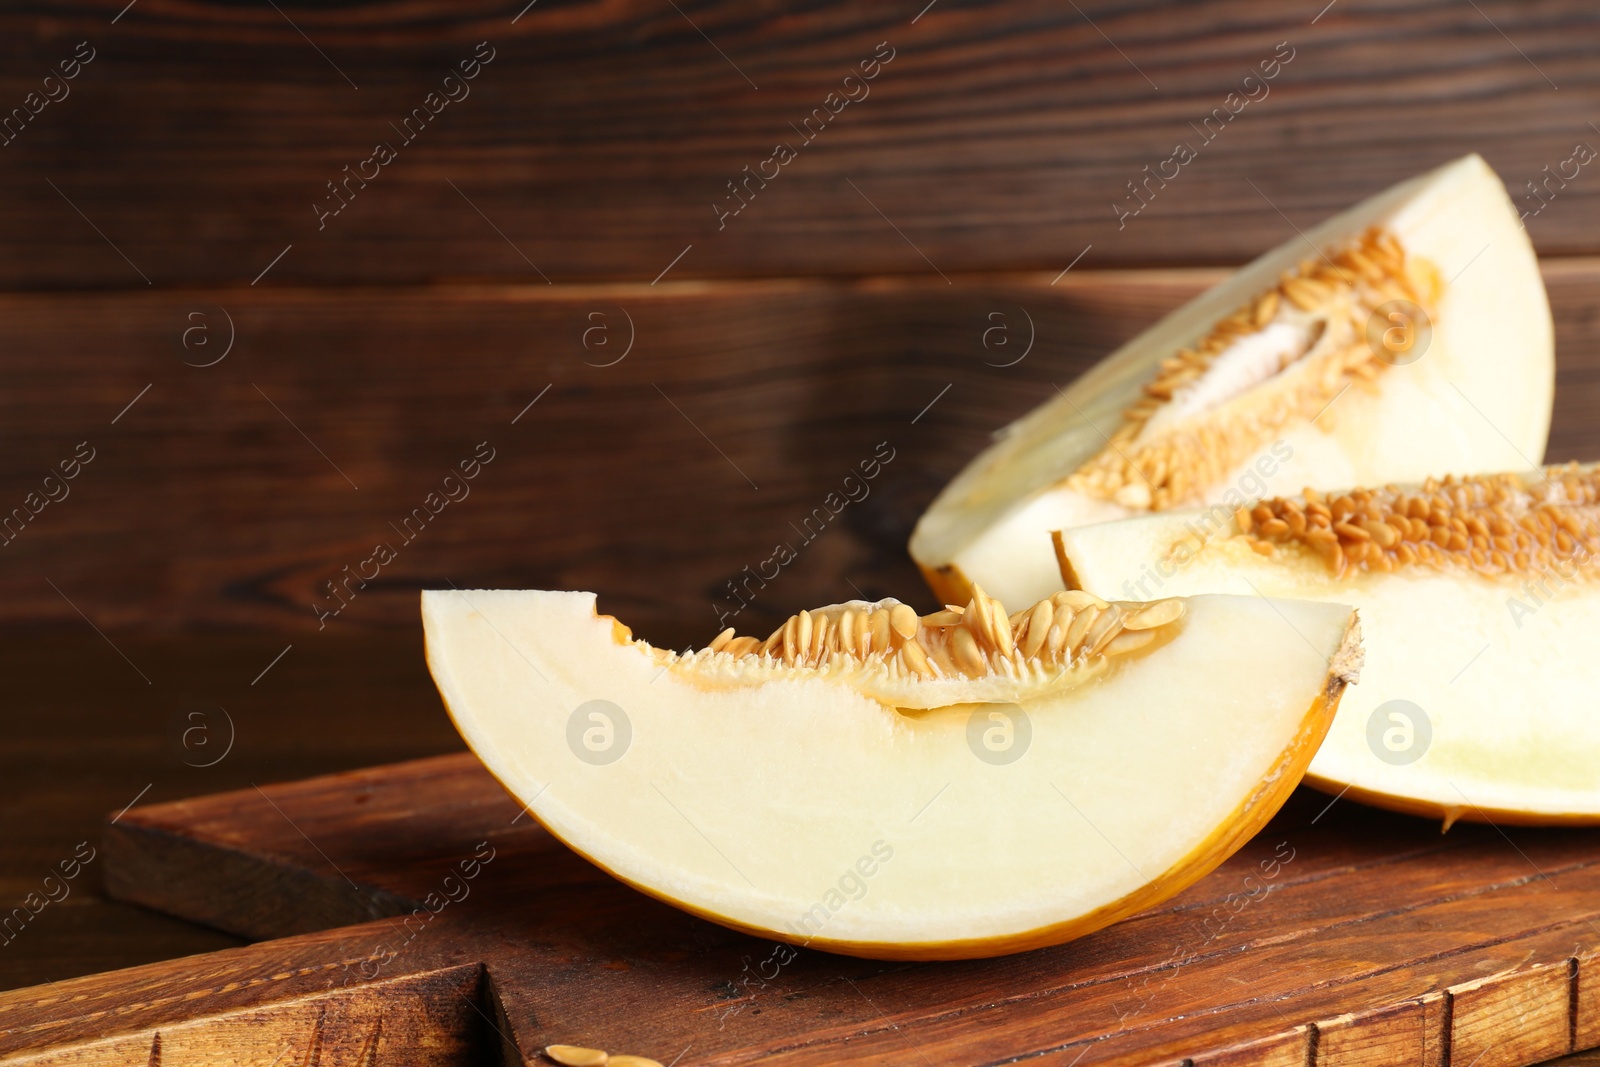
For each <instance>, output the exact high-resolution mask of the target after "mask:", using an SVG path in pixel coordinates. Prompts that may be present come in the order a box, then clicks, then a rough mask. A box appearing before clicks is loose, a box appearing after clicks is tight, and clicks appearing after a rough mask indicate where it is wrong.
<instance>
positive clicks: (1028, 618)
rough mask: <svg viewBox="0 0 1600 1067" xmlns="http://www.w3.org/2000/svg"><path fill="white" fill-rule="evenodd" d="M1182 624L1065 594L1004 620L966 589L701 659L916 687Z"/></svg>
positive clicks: (747, 641) (725, 643)
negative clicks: (830, 671) (867, 673)
mask: <svg viewBox="0 0 1600 1067" xmlns="http://www.w3.org/2000/svg"><path fill="white" fill-rule="evenodd" d="M1182 615H1183V602H1182V601H1181V600H1158V601H1155V602H1153V603H1126V604H1124V603H1111V602H1107V601H1104V600H1101V599H1099V598H1098V597H1094V596H1091V595H1090V594H1088V593H1085V592H1082V591H1079V590H1073V591H1069V592H1061V593H1056V594H1055V595H1054V596H1052V597H1049V598H1048V599H1045V600H1041V601H1039V602H1038V603H1037V604H1035V605H1033V607H1031V608H1028V609H1026V610H1024V611H1019V612H1017V613H1016V614H1014V615H1007V614H1006V611H1005V608H1004V607H1003V606H1002V605H1001V603H1000V602H999V601H998V600H995V599H994V598H993V597H990V596H987V595H985V594H984V592H983V590H982V589H974V590H973V595H972V599H971V600H970V601H969V602H968V603H967V605H966V606H965V607H958V606H956V605H953V604H951V605H946V606H945V608H944V610H943V611H937V612H934V613H933V614H931V615H924V616H922V617H921V618H918V616H917V613H916V612H915V611H914V610H912V608H911V606H910V605H908V604H898V603H890V602H883V603H879V604H865V603H862V602H860V601H857V602H854V603H850V604H838V605H832V606H830V607H825V608H818V609H816V610H815V611H802V612H800V614H798V615H795V616H793V617H791V618H790V619H789V620H788V621H787V622H785V623H784V624H783V625H782V626H780V627H778V629H776V630H774V631H773V632H772V635H771V636H770V637H768V638H767V639H766V640H765V641H762V640H760V639H758V638H755V637H737V636H735V635H734V632H733V630H732V629H731V628H730V629H727V630H724V631H722V633H720V634H718V635H717V637H716V639H715V640H713V641H712V642H711V645H710V646H709V648H708V650H707V651H708V652H710V653H712V654H725V655H728V656H732V657H735V658H754V659H757V660H760V661H765V662H770V663H772V664H774V665H775V664H777V663H783V664H784V665H786V666H790V667H816V668H826V667H831V666H838V665H844V664H849V663H860V664H882V665H883V666H884V667H885V668H886V669H887V670H888V672H889V673H890V675H891V676H895V675H898V676H901V677H912V676H915V677H919V678H924V679H933V678H950V677H967V678H979V677H984V676H988V675H995V674H1004V675H1009V676H1016V674H1017V673H1018V672H1019V671H1025V670H1027V669H1029V668H1032V667H1037V666H1042V667H1057V666H1065V665H1070V664H1073V663H1078V662H1082V661H1084V660H1086V659H1089V658H1091V657H1095V656H1118V655H1124V654H1126V653H1129V652H1133V651H1135V650H1137V649H1140V648H1143V647H1144V646H1145V645H1147V644H1149V643H1150V642H1152V641H1154V640H1155V639H1156V638H1157V637H1158V636H1160V635H1161V634H1162V633H1163V631H1164V630H1165V628H1167V627H1169V626H1171V625H1172V624H1173V623H1175V622H1177V620H1178V619H1179V618H1181V617H1182Z"/></svg>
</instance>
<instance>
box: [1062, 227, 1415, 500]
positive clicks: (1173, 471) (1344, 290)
mask: <svg viewBox="0 0 1600 1067" xmlns="http://www.w3.org/2000/svg"><path fill="white" fill-rule="evenodd" d="M1440 288H1441V283H1440V282H1439V279H1438V275H1437V271H1436V270H1435V269H1434V268H1433V267H1432V265H1431V264H1428V263H1427V262H1426V261H1423V260H1420V259H1412V260H1409V261H1408V259H1407V256H1406V252H1405V249H1404V248H1403V247H1402V246H1401V244H1400V242H1399V240H1398V239H1397V238H1396V237H1395V236H1394V235H1393V234H1391V233H1388V232H1387V231H1384V230H1381V229H1377V228H1374V229H1371V230H1368V231H1367V232H1366V233H1365V234H1364V235H1363V236H1362V237H1361V238H1360V239H1358V240H1357V241H1355V242H1353V243H1352V244H1351V245H1350V246H1348V247H1346V248H1344V249H1343V250H1340V251H1336V252H1330V253H1329V254H1328V255H1327V257H1326V258H1324V257H1321V256H1318V257H1315V258H1312V259H1307V260H1305V261H1304V262H1302V263H1301V264H1300V265H1299V266H1298V268H1296V269H1295V270H1293V271H1290V272H1287V273H1285V274H1284V275H1283V277H1282V278H1281V279H1280V281H1279V282H1278V285H1277V286H1276V287H1274V288H1272V289H1269V290H1268V291H1267V292H1265V293H1263V294H1261V296H1259V297H1257V298H1256V299H1255V300H1254V301H1252V302H1251V303H1250V304H1247V305H1246V306H1244V307H1242V308H1240V309H1239V310H1237V311H1236V312H1234V313H1233V314H1232V315H1230V316H1228V317H1227V318H1225V319H1223V320H1221V321H1220V322H1218V323H1217V324H1216V325H1215V326H1214V327H1213V328H1212V330H1211V332H1210V333H1209V334H1207V335H1206V336H1205V337H1204V338H1203V339H1202V340H1200V341H1199V342H1197V343H1196V344H1195V345H1193V346H1192V347H1190V348H1184V349H1181V350H1180V351H1179V352H1178V353H1177V354H1176V355H1174V356H1172V357H1170V358H1168V359H1165V360H1163V361H1162V362H1161V364H1160V367H1159V368H1158V370H1157V373H1156V377H1155V379H1154V380H1153V381H1151V382H1149V383H1147V384H1146V385H1145V386H1144V396H1142V397H1140V399H1139V400H1138V401H1137V402H1135V403H1134V404H1133V405H1132V406H1130V407H1129V408H1128V409H1127V410H1126V411H1124V412H1123V416H1122V418H1123V421H1122V425H1121V426H1120V427H1119V428H1118V429H1117V430H1116V432H1115V433H1113V434H1112V436H1111V438H1110V440H1109V442H1108V444H1107V447H1106V448H1105V449H1103V450H1102V451H1101V452H1100V453H1098V454H1097V455H1096V456H1094V457H1093V458H1092V459H1090V460H1089V462H1087V463H1085V464H1084V465H1083V466H1082V467H1081V468H1080V469H1079V470H1077V471H1075V472H1074V473H1073V474H1072V475H1071V476H1069V477H1068V478H1067V479H1066V482H1065V484H1066V485H1067V487H1068V488H1070V489H1073V490H1076V491H1078V492H1080V493H1084V494H1085V495H1088V496H1093V497H1096V498H1099V499H1103V500H1113V501H1115V502H1116V503H1118V504H1120V505H1122V506H1123V507H1126V508H1131V509H1134V510H1156V511H1159V510H1162V509H1165V508H1169V507H1174V506H1176V505H1179V504H1183V503H1185V502H1190V501H1196V500H1198V499H1199V497H1200V495H1201V494H1202V493H1203V491H1204V490H1205V489H1206V488H1207V487H1208V486H1211V485H1215V484H1217V483H1218V482H1219V481H1221V480H1222V479H1223V478H1224V477H1225V476H1226V474H1227V472H1228V471H1231V470H1233V469H1234V468H1236V467H1238V466H1239V465H1240V464H1242V463H1244V462H1246V461H1248V460H1249V458H1250V457H1251V456H1253V455H1254V454H1256V453H1257V452H1258V451H1259V450H1260V449H1261V448H1262V447H1263V446H1264V445H1266V444H1267V443H1269V442H1270V441H1272V440H1273V439H1274V438H1276V437H1277V436H1279V435H1280V434H1281V432H1282V431H1283V430H1284V429H1285V428H1286V427H1287V426H1289V425H1290V424H1291V423H1293V422H1295V421H1297V420H1301V419H1310V418H1316V417H1319V416H1321V414H1322V412H1323V410H1324V409H1325V408H1326V407H1327V405H1328V403H1329V401H1331V400H1332V399H1333V398H1334V397H1336V396H1338V395H1339V394H1340V393H1341V392H1343V391H1344V389H1346V388H1348V386H1349V385H1350V384H1352V383H1353V384H1359V385H1362V386H1363V387H1365V388H1368V389H1371V388H1374V383H1375V382H1376V381H1377V379H1378V376H1379V374H1380V373H1381V372H1382V371H1383V370H1384V369H1385V368H1386V367H1387V366H1388V364H1387V363H1385V362H1384V361H1382V360H1380V359H1379V358H1378V356H1377V353H1376V352H1375V351H1374V350H1373V347H1372V345H1371V344H1370V343H1369V342H1368V339H1367V323H1368V320H1369V319H1370V318H1371V316H1372V314H1373V312H1374V310H1375V309H1377V308H1378V307H1380V306H1381V305H1383V304H1385V303H1387V302H1389V301H1392V300H1405V301H1409V302H1411V303H1413V304H1416V305H1417V306H1419V307H1422V308H1424V309H1426V308H1428V307H1431V306H1432V305H1433V304H1434V303H1436V301H1437V300H1438V296H1439V290H1440ZM1274 322H1283V323H1288V324H1290V325H1293V326H1296V327H1297V328H1299V329H1300V330H1301V331H1302V332H1303V333H1304V335H1305V336H1306V337H1307V338H1308V340H1307V348H1306V349H1305V351H1303V352H1297V353H1292V354H1289V355H1286V356H1284V357H1283V359H1282V361H1281V363H1280V365H1279V367H1278V368H1277V370H1278V371H1282V370H1284V369H1285V368H1287V367H1288V366H1289V365H1290V364H1291V363H1294V362H1296V361H1298V360H1299V359H1301V357H1302V356H1306V354H1307V353H1308V352H1313V351H1315V352H1316V354H1315V355H1314V356H1312V357H1307V359H1306V362H1307V364H1308V366H1307V367H1306V368H1305V372H1304V373H1302V374H1297V375H1295V376H1294V380H1293V381H1286V382H1285V383H1283V385H1282V386H1281V387H1279V388H1276V389H1274V390H1271V391H1270V394H1269V395H1268V396H1267V397H1264V398H1261V399H1259V400H1257V399H1255V398H1252V401H1251V402H1250V403H1246V404H1242V405H1234V406H1232V407H1230V408H1226V409H1225V410H1224V411H1222V412H1220V413H1218V414H1216V415H1212V414H1210V413H1201V414H1200V415H1198V416H1197V417H1196V418H1195V419H1193V420H1185V422H1184V423H1182V424H1180V425H1179V426H1177V427H1175V428H1173V429H1172V430H1171V431H1167V432H1153V433H1152V434H1151V435H1149V436H1150V439H1149V440H1141V435H1142V434H1143V431H1144V430H1145V428H1146V426H1147V424H1148V423H1149V422H1150V420H1151V418H1152V417H1153V416H1154V415H1155V414H1156V412H1157V411H1159V410H1160V409H1161V408H1162V407H1164V406H1165V405H1167V404H1168V403H1170V402H1171V401H1172V400H1173V398H1174V397H1175V396H1177V395H1178V394H1179V392H1180V391H1181V390H1183V389H1184V388H1185V387H1186V386H1188V385H1190V384H1191V383H1193V382H1196V381H1198V380H1199V379H1200V378H1201V377H1202V376H1204V375H1205V373H1206V372H1207V371H1208V370H1210V369H1211V366H1212V364H1213V363H1214V362H1215V361H1216V359H1217V357H1219V356H1220V355H1221V354H1222V353H1223V352H1224V351H1226V350H1227V349H1228V348H1229V346H1231V345H1232V344H1234V343H1235V342H1236V341H1238V340H1239V339H1240V338H1243V337H1245V336H1248V335H1250V334H1253V333H1257V332H1259V331H1261V330H1263V329H1265V328H1266V327H1267V326H1269V325H1271V324H1272V323H1274ZM1399 354H1401V353H1400V352H1399V351H1396V352H1395V355H1399Z"/></svg>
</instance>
